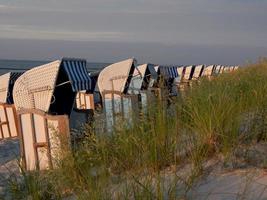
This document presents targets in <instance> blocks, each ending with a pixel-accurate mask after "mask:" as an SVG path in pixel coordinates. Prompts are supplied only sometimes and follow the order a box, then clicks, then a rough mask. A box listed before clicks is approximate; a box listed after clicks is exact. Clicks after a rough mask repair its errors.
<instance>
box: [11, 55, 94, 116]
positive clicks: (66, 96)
mask: <svg viewBox="0 0 267 200" xmlns="http://www.w3.org/2000/svg"><path fill="white" fill-rule="evenodd" d="M90 89H91V79H90V77H89V75H88V73H87V71H86V60H82V59H68V58H63V59H62V60H56V61H54V62H51V63H48V64H45V65H42V66H39V67H35V68H32V69H31V70H28V71H26V72H25V73H24V74H23V75H21V76H20V77H19V78H18V79H17V81H16V83H15V85H14V90H13V97H14V103H15V106H16V108H17V109H18V110H19V109H21V108H27V109H39V110H42V111H44V112H48V113H50V114H68V115H70V113H71V110H72V107H73V104H74V101H75V96H76V93H77V92H78V91H82V90H90Z"/></svg>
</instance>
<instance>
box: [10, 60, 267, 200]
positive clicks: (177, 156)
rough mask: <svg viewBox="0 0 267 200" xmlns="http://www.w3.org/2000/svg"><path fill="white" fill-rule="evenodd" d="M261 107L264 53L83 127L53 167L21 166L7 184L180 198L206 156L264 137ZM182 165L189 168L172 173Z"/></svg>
mask: <svg viewBox="0 0 267 200" xmlns="http://www.w3.org/2000/svg"><path fill="white" fill-rule="evenodd" d="M170 101H171V102H172V103H171V104H170ZM266 114H267V60H266V59H261V60H259V62H258V63H256V64H249V65H248V66H244V67H242V68H240V69H239V70H238V71H235V72H232V73H226V74H222V75H219V76H217V77H213V78H212V79H211V80H210V79H208V78H201V79H200V80H198V81H196V82H194V83H193V84H192V85H191V86H188V87H187V88H186V89H185V90H184V91H183V92H181V94H180V95H179V96H178V97H175V98H172V99H169V98H165V99H163V100H156V101H154V102H153V103H151V104H149V107H148V110H147V112H146V113H143V114H142V117H140V118H137V119H135V120H134V121H133V122H132V124H131V126H129V125H127V124H123V123H120V124H119V125H117V126H116V127H114V131H113V132H112V134H110V133H109V134H106V133H101V134H99V133H98V134H96V133H95V132H94V131H93V129H92V128H89V127H87V126H85V128H84V130H83V131H84V132H85V133H86V137H85V138H84V140H83V141H82V142H80V143H79V144H77V145H76V146H75V148H74V149H73V151H69V152H64V155H66V156H65V157H64V158H63V159H62V160H60V161H58V162H59V163H58V165H59V167H58V168H57V169H55V170H51V171H44V172H34V173H26V172H25V173H22V175H23V176H22V177H20V178H18V179H15V178H13V179H11V180H10V185H9V191H10V194H11V196H12V198H14V199H23V198H24V199H27V198H30V199H62V198H67V197H71V196H72V197H74V198H77V199H178V198H185V197H186V194H187V192H188V191H189V190H190V188H191V187H192V186H193V184H194V181H195V180H197V178H198V177H199V176H201V173H202V170H203V163H204V162H205V161H207V160H208V159H210V158H212V157H213V156H216V155H219V154H220V155H223V156H225V157H226V158H227V157H228V156H230V155H231V154H232V153H233V152H234V151H235V149H236V148H237V147H238V146H240V145H250V144H251V143H252V142H259V141H261V142H265V141H266V139H267V131H266V130H267V115H266ZM96 123H97V122H96ZM180 166H181V168H182V171H183V170H185V168H184V167H183V166H189V167H186V170H185V172H183V173H182V175H177V173H176V172H177V169H179V167H180ZM166 171H167V172H166ZM178 171H179V170H178ZM170 174H171V175H170Z"/></svg>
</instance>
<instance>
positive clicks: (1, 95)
mask: <svg viewBox="0 0 267 200" xmlns="http://www.w3.org/2000/svg"><path fill="white" fill-rule="evenodd" d="M9 78H10V73H7V74H4V75H2V76H0V102H1V103H6V101H7V97H8V95H9V94H8V86H9Z"/></svg>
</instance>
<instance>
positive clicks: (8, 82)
mask: <svg viewBox="0 0 267 200" xmlns="http://www.w3.org/2000/svg"><path fill="white" fill-rule="evenodd" d="M21 74H23V72H9V73H6V74H3V75H1V76H0V102H1V103H8V104H13V95H12V91H13V87H14V84H15V81H16V80H17V79H18V77H19V76H20V75H21Z"/></svg>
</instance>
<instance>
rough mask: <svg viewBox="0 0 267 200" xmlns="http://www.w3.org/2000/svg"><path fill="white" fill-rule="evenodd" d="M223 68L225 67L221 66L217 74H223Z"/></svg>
mask: <svg viewBox="0 0 267 200" xmlns="http://www.w3.org/2000/svg"><path fill="white" fill-rule="evenodd" d="M224 68H225V66H223V65H221V68H220V71H219V73H220V74H222V73H223V71H224Z"/></svg>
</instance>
